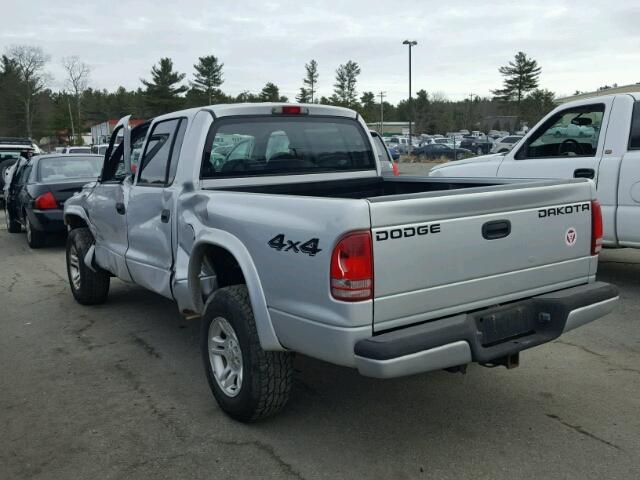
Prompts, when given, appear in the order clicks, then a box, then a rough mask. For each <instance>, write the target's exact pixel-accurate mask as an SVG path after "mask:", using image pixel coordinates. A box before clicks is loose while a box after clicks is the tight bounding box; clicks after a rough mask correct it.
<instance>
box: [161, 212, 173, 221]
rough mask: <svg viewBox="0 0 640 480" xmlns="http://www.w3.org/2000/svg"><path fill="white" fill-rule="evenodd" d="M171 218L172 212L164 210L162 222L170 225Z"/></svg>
mask: <svg viewBox="0 0 640 480" xmlns="http://www.w3.org/2000/svg"><path fill="white" fill-rule="evenodd" d="M170 217H171V211H169V210H162V213H160V221H161V222H162V223H169V218H170Z"/></svg>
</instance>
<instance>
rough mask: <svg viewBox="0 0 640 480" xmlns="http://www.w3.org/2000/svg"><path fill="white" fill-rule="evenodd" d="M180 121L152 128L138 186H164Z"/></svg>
mask: <svg viewBox="0 0 640 480" xmlns="http://www.w3.org/2000/svg"><path fill="white" fill-rule="evenodd" d="M179 124H180V119H179V118H176V119H172V120H165V121H162V122H158V123H156V124H155V125H154V126H153V129H152V130H151V134H150V135H149V139H148V140H147V145H146V147H145V151H144V155H143V156H142V163H141V165H140V174H139V175H138V185H145V186H165V185H166V184H167V178H168V167H169V161H170V159H171V153H172V149H173V147H174V143H175V138H176V130H177V128H178V126H179Z"/></svg>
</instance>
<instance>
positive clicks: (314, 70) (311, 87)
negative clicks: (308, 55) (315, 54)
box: [300, 60, 318, 103]
mask: <svg viewBox="0 0 640 480" xmlns="http://www.w3.org/2000/svg"><path fill="white" fill-rule="evenodd" d="M304 69H305V71H306V76H305V77H304V79H303V80H302V82H303V83H304V85H305V86H306V88H305V87H302V88H301V89H300V94H302V91H303V90H304V91H306V93H307V95H308V97H309V100H308V101H310V103H313V102H314V100H315V93H316V84H317V83H318V62H316V61H315V60H311V61H310V62H309V63H306V64H305V65H304ZM301 103H302V102H301ZM304 103H307V102H304Z"/></svg>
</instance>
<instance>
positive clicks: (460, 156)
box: [456, 153, 464, 160]
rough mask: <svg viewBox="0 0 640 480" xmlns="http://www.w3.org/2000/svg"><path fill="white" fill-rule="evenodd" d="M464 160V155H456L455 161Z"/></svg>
mask: <svg viewBox="0 0 640 480" xmlns="http://www.w3.org/2000/svg"><path fill="white" fill-rule="evenodd" d="M463 158H464V153H457V154H456V160H462V159H463Z"/></svg>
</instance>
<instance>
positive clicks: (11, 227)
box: [4, 204, 22, 233]
mask: <svg viewBox="0 0 640 480" xmlns="http://www.w3.org/2000/svg"><path fill="white" fill-rule="evenodd" d="M4 219H5V222H6V224H7V231H8V232H9V233H20V232H21V231H22V227H21V225H20V222H17V221H16V220H15V219H14V218H13V217H12V216H11V213H9V209H8V208H7V205H6V204H5V209H4Z"/></svg>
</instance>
